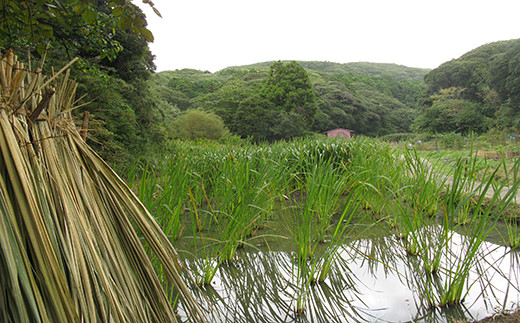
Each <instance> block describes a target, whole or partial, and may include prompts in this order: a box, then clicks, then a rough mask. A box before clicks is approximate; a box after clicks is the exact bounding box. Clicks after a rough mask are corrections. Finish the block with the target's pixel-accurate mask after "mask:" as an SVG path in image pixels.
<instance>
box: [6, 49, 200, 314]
mask: <svg viewBox="0 0 520 323" xmlns="http://www.w3.org/2000/svg"><path fill="white" fill-rule="evenodd" d="M44 81H45V79H44V77H43V76H42V75H41V74H38V73H28V72H27V71H26V70H25V69H24V66H23V65H22V64H21V63H20V62H18V61H17V59H16V57H15V56H14V55H13V53H12V52H8V53H7V54H6V55H4V57H3V58H2V60H1V62H0V85H1V93H0V95H1V97H0V152H1V154H0V211H1V213H0V214H1V216H0V243H1V244H0V288H1V290H2V291H3V292H2V293H0V321H2V322H80V321H81V322H175V321H176V320H177V319H176V316H175V313H174V312H173V309H172V306H171V304H170V303H169V301H168V298H167V297H166V295H165V293H164V291H163V289H162V287H161V282H160V281H159V279H158V277H157V274H156V273H155V271H154V268H153V266H152V264H151V261H150V259H149V258H148V255H147V253H146V252H145V249H144V247H143V245H142V243H141V241H140V239H139V237H138V235H137V234H136V230H135V229H137V230H139V232H140V233H141V235H142V237H143V238H144V240H145V243H146V245H147V248H149V250H150V251H151V252H153V254H154V255H155V257H156V258H157V260H159V261H160V262H161V264H162V266H163V267H162V268H163V270H164V272H165V274H166V276H167V277H168V278H169V279H170V280H171V284H172V286H174V287H175V288H176V290H177V291H178V293H179V295H180V297H181V300H182V303H183V306H184V307H185V308H186V309H187V310H188V312H189V315H190V319H191V320H192V321H196V322H198V321H204V320H205V319H204V315H203V313H202V312H201V310H200V309H199V306H198V305H197V303H196V301H195V300H194V298H193V297H192V296H191V293H190V291H189V290H188V289H187V287H186V285H185V284H184V283H183V281H182V279H181V274H180V268H181V267H180V266H179V263H178V262H177V254H176V252H175V250H174V249H173V247H172V246H171V244H170V243H169V241H168V240H167V238H166V236H165V235H164V234H163V232H162V231H161V229H160V228H159V227H158V225H157V224H156V222H155V221H154V220H153V218H152V217H151V215H150V214H149V213H148V211H147V210H146V209H145V208H144V207H143V205H142V204H141V203H140V202H139V200H138V199H137V198H136V197H135V195H134V194H133V193H132V192H131V190H130V189H129V188H128V187H127V186H126V185H125V184H124V182H123V181H122V180H121V179H120V178H119V177H118V176H117V175H116V174H115V173H114V172H113V171H112V169H111V168H110V167H109V166H108V165H107V164H106V163H104V162H103V160H102V159H101V158H100V157H99V156H98V155H97V154H95V153H94V152H93V151H92V150H91V149H90V148H89V147H88V146H87V145H86V144H85V142H84V141H83V140H82V138H81V136H80V134H79V132H78V131H77V130H76V128H75V126H74V123H73V122H72V118H71V114H70V111H71V108H72V106H73V103H74V96H75V83H74V82H73V81H71V80H69V78H68V74H67V72H63V70H62V71H60V72H58V73H56V74H55V75H54V76H53V77H51V78H50V79H48V80H47V81H46V82H44ZM51 85H52V86H53V87H51Z"/></svg>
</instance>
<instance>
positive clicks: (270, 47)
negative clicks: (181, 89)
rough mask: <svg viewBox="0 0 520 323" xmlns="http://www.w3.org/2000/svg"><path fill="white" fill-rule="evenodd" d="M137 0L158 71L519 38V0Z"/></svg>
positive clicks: (440, 56) (405, 58)
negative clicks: (148, 3) (150, 0)
mask: <svg viewBox="0 0 520 323" xmlns="http://www.w3.org/2000/svg"><path fill="white" fill-rule="evenodd" d="M153 2H154V3H155V7H156V8H157V9H158V10H159V11H160V12H161V14H162V16H163V18H159V17H157V16H156V15H155V14H154V13H153V12H152V11H151V10H149V8H147V6H146V5H144V4H142V3H141V0H135V1H134V3H136V4H138V5H139V6H140V7H141V8H143V9H144V11H145V13H146V15H147V20H148V27H149V29H150V30H151V31H152V32H153V34H154V36H155V42H154V43H153V44H151V45H150V49H151V50H152V53H153V54H154V55H155V56H156V60H155V64H156V65H157V71H158V72H160V71H164V70H175V69H182V68H194V69H199V70H208V71H211V72H216V71H218V70H221V69H223V68H226V67H229V66H237V65H246V64H253V63H258V62H265V61H272V60H302V61H310V60H315V61H329V62H336V63H348V62H360V61H363V62H377V63H396V64H401V65H406V66H409V67H422V68H435V67H437V66H439V65H440V64H442V63H443V62H445V61H448V60H450V59H453V58H457V57H460V56H461V55H463V54H464V53H466V52H467V51H470V50H472V49H474V48H476V47H478V46H480V45H483V44H486V43H490V42H494V41H498V40H508V39H514V38H520V19H519V17H520V16H519V15H520V1H519V0H493V1H480V0H435V1H430V0H428V1H426V0H397V1H391V0H358V1H352V0H320V1H316V0H315V1H310V0H298V1H296V0H262V1H259V0H183V1H181V0H153Z"/></svg>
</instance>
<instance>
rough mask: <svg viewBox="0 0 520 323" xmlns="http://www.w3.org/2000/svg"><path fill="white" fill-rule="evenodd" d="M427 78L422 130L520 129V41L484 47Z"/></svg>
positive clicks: (463, 131) (478, 130)
mask: <svg viewBox="0 0 520 323" xmlns="http://www.w3.org/2000/svg"><path fill="white" fill-rule="evenodd" d="M424 80H425V82H426V84H427V94H428V95H429V98H428V99H426V105H425V107H424V109H423V111H422V113H421V115H420V116H419V117H418V118H417V121H416V124H415V126H416V127H417V129H418V130H426V131H430V132H446V131H455V132H459V133H468V132H471V131H476V132H479V133H482V132H484V131H486V130H488V129H490V128H498V129H505V128H514V129H519V128H520V114H519V113H520V109H519V103H520V90H519V89H520V39H514V40H509V41H499V42H494V43H490V44H486V45H483V46H480V47H478V48H476V49H474V50H472V51H470V52H468V53H466V54H464V55H463V56H461V57H460V58H458V59H454V60H451V61H449V62H446V63H444V64H442V65H441V66H439V67H438V68H436V69H435V70H432V71H431V72H430V73H428V74H427V75H426V76H425V78H424ZM512 131H513V130H512Z"/></svg>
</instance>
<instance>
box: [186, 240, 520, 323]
mask: <svg viewBox="0 0 520 323" xmlns="http://www.w3.org/2000/svg"><path fill="white" fill-rule="evenodd" d="M464 244H465V236H463V235H460V234H457V233H453V236H452V237H451V239H450V240H449V245H443V246H441V247H440V248H444V249H445V250H446V252H444V253H443V256H442V257H441V268H443V270H441V271H439V273H438V274H436V275H433V276H431V277H434V278H433V279H432V280H433V281H434V283H432V284H427V281H428V280H427V279H426V274H425V273H424V272H423V270H422V268H424V267H423V264H422V261H423V260H422V259H421V258H420V257H418V256H410V255H408V254H407V253H406V251H405V249H404V247H403V243H402V239H399V238H397V237H395V236H382V237H374V238H372V239H357V240H351V241H349V242H348V243H346V244H344V245H342V246H341V248H340V249H339V251H338V254H337V259H336V261H335V262H334V265H333V268H332V271H331V273H330V274H329V276H328V277H327V279H326V280H325V281H324V282H323V283H316V284H308V285H305V286H303V287H302V283H301V280H299V279H298V275H297V272H298V270H297V264H296V261H295V259H296V255H295V253H294V252H292V251H290V250H291V248H290V247H288V245H287V244H285V245H284V244H283V243H282V244H278V245H277V246H276V247H274V248H273V246H272V245H270V244H268V243H260V242H259V243H257V245H256V246H254V247H246V248H243V249H241V250H239V252H238V257H239V259H238V260H237V261H235V262H233V263H230V264H223V265H221V266H220V268H219V269H218V271H217V274H216V275H215V277H214V279H213V280H212V282H211V284H210V285H208V286H205V287H201V288H195V287H194V288H193V291H194V294H195V295H196V297H197V298H198V299H199V300H200V302H199V303H200V304H201V305H202V306H203V307H204V309H205V311H206V312H207V315H208V317H209V320H210V321H211V322H453V321H456V320H460V321H472V320H477V319H481V318H484V317H486V316H489V315H492V314H494V313H496V312H497V311H501V310H509V309H516V308H518V306H519V304H520V290H519V286H520V278H519V276H520V253H518V252H514V251H511V249H510V248H507V247H503V246H500V245H498V244H494V243H492V242H484V243H482V245H481V247H480V248H479V251H478V253H477V255H476V257H475V261H473V262H472V264H471V270H470V274H469V275H468V277H467V279H465V288H464V294H465V297H464V301H463V302H462V303H461V304H458V305H452V306H444V307H438V306H433V307H432V306H429V305H428V302H427V301H426V297H425V296H424V295H426V293H428V291H430V292H433V294H435V293H438V292H439V291H440V290H442V289H443V286H445V285H444V283H445V282H446V281H447V280H449V278H448V276H449V275H450V274H451V273H450V271H451V270H453V271H454V270H455V269H456V267H457V266H458V264H459V262H458V260H459V259H462V258H463V257H464V253H465V252H466V249H465V247H464ZM280 246H281V247H280ZM433 248H435V246H433ZM275 249H276V250H275ZM284 249H285V250H284ZM287 250H289V251H287ZM186 264H187V266H188V267H189V268H191V269H192V270H197V266H199V264H200V262H199V261H197V260H196V259H191V260H186ZM466 292H467V293H466ZM302 293H303V295H305V297H304V299H305V302H304V308H305V310H304V312H303V313H302V314H299V315H297V314H296V313H295V308H296V300H297V298H298V295H302ZM434 298H435V297H434ZM179 313H180V315H181V316H182V314H183V310H182V308H179Z"/></svg>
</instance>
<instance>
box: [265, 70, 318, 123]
mask: <svg viewBox="0 0 520 323" xmlns="http://www.w3.org/2000/svg"><path fill="white" fill-rule="evenodd" d="M261 94H262V96H263V97H264V98H266V99H268V100H269V101H271V102H272V103H273V104H274V105H275V107H276V108H277V109H280V110H283V111H285V112H287V113H289V112H294V113H297V114H300V115H302V116H303V117H304V119H305V122H306V124H307V126H308V127H309V128H310V127H311V126H312V124H313V123H314V116H315V114H316V96H315V94H314V91H313V89H312V84H311V81H310V79H309V76H308V75H307V72H306V71H305V69H304V68H303V67H301V66H300V65H299V64H298V63H297V62H295V61H293V62H290V63H287V64H284V63H283V62H281V61H278V62H275V63H273V64H272V65H271V67H270V71H269V76H268V78H267V81H266V83H265V86H264V88H263V89H262V92H261Z"/></svg>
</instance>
